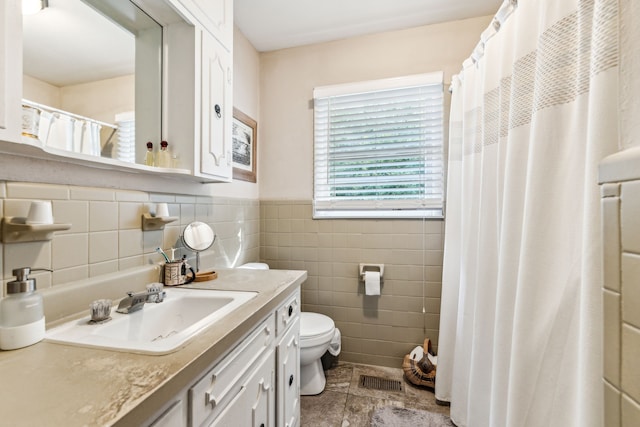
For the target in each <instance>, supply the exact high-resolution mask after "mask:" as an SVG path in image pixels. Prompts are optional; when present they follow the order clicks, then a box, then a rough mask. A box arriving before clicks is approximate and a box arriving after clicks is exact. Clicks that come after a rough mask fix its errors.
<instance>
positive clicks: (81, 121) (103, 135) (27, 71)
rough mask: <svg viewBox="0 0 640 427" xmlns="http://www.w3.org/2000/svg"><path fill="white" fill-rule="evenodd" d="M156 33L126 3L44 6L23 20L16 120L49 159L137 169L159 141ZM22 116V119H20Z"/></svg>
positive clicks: (58, 1) (57, 1)
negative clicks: (103, 161)
mask: <svg viewBox="0 0 640 427" xmlns="http://www.w3.org/2000/svg"><path fill="white" fill-rule="evenodd" d="M162 35H163V34H162V26H161V25H160V24H158V23H157V22H156V21H155V20H154V19H152V18H151V17H150V16H149V15H148V14H147V13H145V12H144V11H143V10H142V9H141V8H140V7H138V6H137V5H136V4H134V3H133V2H131V1H123V0H49V1H48V6H47V7H46V8H44V9H43V10H41V11H39V12H38V13H35V14H31V15H23V117H24V114H31V115H33V116H34V117H33V118H32V119H31V120H32V122H33V123H34V125H35V127H34V128H33V129H31V130H29V129H26V131H25V129H24V120H23V135H26V136H29V137H32V138H37V139H38V140H39V143H40V144H42V146H43V147H44V148H45V149H46V150H48V151H52V152H55V153H56V154H62V155H64V154H65V152H69V153H82V154H84V155H90V156H98V157H103V158H110V159H116V160H119V161H123V162H130V163H142V160H143V159H144V150H141V149H139V148H138V147H139V146H141V147H143V148H144V149H145V150H146V141H156V142H159V141H160V139H161V117H162V112H161V110H162V107H161V106H162V52H163V49H162ZM24 112H26V113H24Z"/></svg>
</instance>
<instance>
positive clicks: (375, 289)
mask: <svg viewBox="0 0 640 427" xmlns="http://www.w3.org/2000/svg"><path fill="white" fill-rule="evenodd" d="M364 293H365V295H380V272H378V271H365V272H364Z"/></svg>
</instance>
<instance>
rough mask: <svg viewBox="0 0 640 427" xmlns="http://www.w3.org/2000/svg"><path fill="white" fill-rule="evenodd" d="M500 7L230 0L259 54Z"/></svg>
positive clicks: (468, 2) (441, 0)
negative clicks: (232, 1)
mask: <svg viewBox="0 0 640 427" xmlns="http://www.w3.org/2000/svg"><path fill="white" fill-rule="evenodd" d="M501 4H502V0H234V23H235V25H236V26H237V27H238V28H239V29H240V31H241V32H242V33H243V34H244V35H245V36H246V37H247V38H248V39H249V41H250V42H251V44H253V46H254V47H255V48H256V49H257V50H258V51H260V52H265V51H271V50H277V49H283V48H288V47H295V46H301V45H306V44H312V43H319V42H327V41H331V40H338V39H344V38H348V37H354V36H359V35H364V34H371V33H377V32H381V31H392V30H400V29H405V28H411V27H417V26H420V25H428V24H435V23H438V22H446V21H455V20H459V19H466V18H472V17H476V16H484V15H494V14H495V13H496V12H497V11H498V8H499V7H500V5H501ZM479 36H480V35H478V37H479Z"/></svg>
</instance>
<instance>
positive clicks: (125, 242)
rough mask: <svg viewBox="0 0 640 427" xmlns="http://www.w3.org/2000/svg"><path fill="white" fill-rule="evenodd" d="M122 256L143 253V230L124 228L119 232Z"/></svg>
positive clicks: (119, 253)
mask: <svg viewBox="0 0 640 427" xmlns="http://www.w3.org/2000/svg"><path fill="white" fill-rule="evenodd" d="M118 255H119V257H120V258H126V257H132V256H138V255H140V256H141V255H142V230H123V231H120V232H119V233H118Z"/></svg>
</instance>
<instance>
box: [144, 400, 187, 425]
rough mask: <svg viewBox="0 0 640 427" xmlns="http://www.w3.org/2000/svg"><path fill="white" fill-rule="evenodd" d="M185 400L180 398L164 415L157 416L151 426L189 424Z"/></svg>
mask: <svg viewBox="0 0 640 427" xmlns="http://www.w3.org/2000/svg"><path fill="white" fill-rule="evenodd" d="M184 406H185V405H184V404H183V400H178V401H177V402H175V403H174V404H173V405H171V406H170V407H169V409H167V410H166V411H165V412H164V413H163V414H162V415H160V416H159V417H158V418H156V420H155V421H153V423H151V425H150V427H181V426H186V425H187V421H186V419H187V417H186V416H185V408H184Z"/></svg>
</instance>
